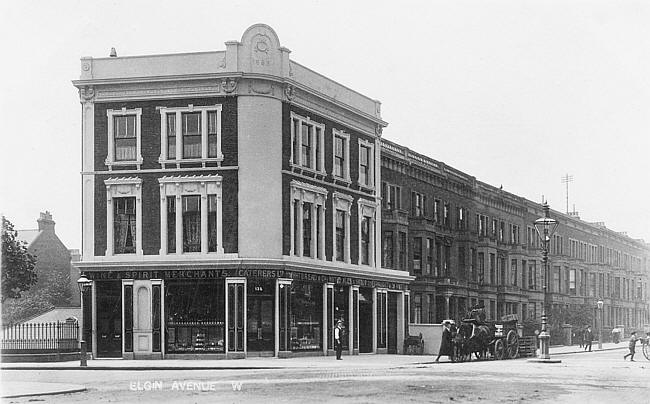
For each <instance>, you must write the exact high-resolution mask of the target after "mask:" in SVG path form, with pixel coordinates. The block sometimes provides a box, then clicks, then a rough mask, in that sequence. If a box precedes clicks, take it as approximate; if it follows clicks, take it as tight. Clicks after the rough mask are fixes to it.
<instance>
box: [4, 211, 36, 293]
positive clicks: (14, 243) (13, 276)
mask: <svg viewBox="0 0 650 404" xmlns="http://www.w3.org/2000/svg"><path fill="white" fill-rule="evenodd" d="M17 235H18V232H17V231H15V230H14V225H13V224H12V223H11V222H10V221H9V220H7V219H6V218H5V217H4V216H3V217H2V292H1V293H2V294H1V297H0V299H1V302H2V303H4V302H5V300H7V299H18V298H20V296H21V294H22V292H25V291H27V290H29V288H30V287H32V285H34V284H35V283H36V281H37V280H38V276H37V274H36V271H35V269H34V266H35V265H36V257H35V256H33V255H32V254H30V253H29V252H28V251H27V246H26V243H25V242H24V241H20V240H17V239H16V236H17Z"/></svg>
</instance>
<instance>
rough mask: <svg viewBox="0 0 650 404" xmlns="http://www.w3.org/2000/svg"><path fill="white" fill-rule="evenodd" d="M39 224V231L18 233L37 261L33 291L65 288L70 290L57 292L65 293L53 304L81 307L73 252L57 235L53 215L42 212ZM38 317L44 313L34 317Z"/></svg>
mask: <svg viewBox="0 0 650 404" xmlns="http://www.w3.org/2000/svg"><path fill="white" fill-rule="evenodd" d="M37 223H38V228H36V229H24V230H20V229H19V230H17V233H18V235H17V239H18V240H21V241H24V242H25V243H27V251H28V252H29V253H30V254H32V255H34V256H35V257H36V265H35V267H34V269H35V270H36V273H37V274H38V282H37V283H36V284H35V285H33V286H32V287H31V288H30V291H31V292H35V291H38V290H40V289H44V288H47V287H51V286H52V285H53V284H57V285H64V287H65V288H66V290H65V291H57V292H62V293H57V298H56V299H55V301H51V302H49V303H51V304H52V305H54V306H79V305H80V299H79V290H78V288H77V286H76V280H77V279H78V277H77V278H74V272H75V269H74V268H73V267H72V265H71V255H70V251H69V250H68V248H67V247H66V246H65V244H63V242H62V241H61V239H59V237H58V236H57V235H56V231H55V222H54V220H53V219H52V214H51V213H50V212H48V211H46V212H42V213H41V214H40V216H39V218H38V220H37ZM76 273H78V271H77V272H76ZM21 299H24V297H23V298H21ZM6 303H7V302H6ZM7 304H16V305H18V306H19V305H20V304H22V302H21V300H20V299H19V300H17V301H15V302H8V303H7ZM37 314H40V313H34V315H37ZM63 320H65V319H63Z"/></svg>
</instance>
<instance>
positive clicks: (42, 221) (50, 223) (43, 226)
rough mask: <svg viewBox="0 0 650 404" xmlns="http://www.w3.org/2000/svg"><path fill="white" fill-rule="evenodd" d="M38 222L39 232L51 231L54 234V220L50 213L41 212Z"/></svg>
mask: <svg viewBox="0 0 650 404" xmlns="http://www.w3.org/2000/svg"><path fill="white" fill-rule="evenodd" d="M36 222H38V230H40V231H51V232H54V224H55V223H54V220H52V214H51V213H50V212H49V211H47V210H46V211H45V212H41V215H40V217H39V218H38V220H37V221H36Z"/></svg>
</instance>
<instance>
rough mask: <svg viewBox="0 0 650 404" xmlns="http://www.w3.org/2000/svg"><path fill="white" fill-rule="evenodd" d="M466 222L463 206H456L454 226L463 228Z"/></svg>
mask: <svg viewBox="0 0 650 404" xmlns="http://www.w3.org/2000/svg"><path fill="white" fill-rule="evenodd" d="M466 223H467V222H466V219H465V208H463V207H462V206H459V207H457V208H456V227H457V228H458V229H460V230H465V228H466Z"/></svg>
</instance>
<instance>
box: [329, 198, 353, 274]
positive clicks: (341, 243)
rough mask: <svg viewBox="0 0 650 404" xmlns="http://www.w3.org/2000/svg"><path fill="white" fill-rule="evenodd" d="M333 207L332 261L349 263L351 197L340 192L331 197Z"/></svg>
mask: <svg viewBox="0 0 650 404" xmlns="http://www.w3.org/2000/svg"><path fill="white" fill-rule="evenodd" d="M332 203H333V207H334V223H333V227H334V228H333V229H332V230H333V234H334V245H333V247H334V250H333V251H334V252H333V254H332V261H342V262H347V263H349V262H350V211H351V209H352V197H351V196H350V195H345V194H342V193H340V192H334V194H333V195H332Z"/></svg>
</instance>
